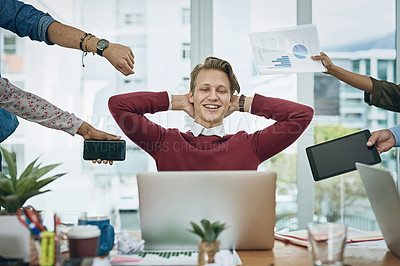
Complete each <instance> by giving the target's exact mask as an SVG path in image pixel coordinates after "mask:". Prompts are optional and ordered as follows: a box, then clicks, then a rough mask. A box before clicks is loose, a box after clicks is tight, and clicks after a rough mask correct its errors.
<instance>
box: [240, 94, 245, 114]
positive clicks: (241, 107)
mask: <svg viewBox="0 0 400 266" xmlns="http://www.w3.org/2000/svg"><path fill="white" fill-rule="evenodd" d="M245 99H246V96H244V94H242V95H240V98H239V111H240V112H244V100H245Z"/></svg>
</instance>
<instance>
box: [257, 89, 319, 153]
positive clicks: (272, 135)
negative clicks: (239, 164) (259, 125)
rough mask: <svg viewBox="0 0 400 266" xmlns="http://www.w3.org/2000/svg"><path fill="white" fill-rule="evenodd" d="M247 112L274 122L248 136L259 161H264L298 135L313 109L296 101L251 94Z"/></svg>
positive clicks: (307, 121)
mask: <svg viewBox="0 0 400 266" xmlns="http://www.w3.org/2000/svg"><path fill="white" fill-rule="evenodd" d="M251 113H252V114H253V115H258V116H263V117H265V118H266V119H273V120H275V121H276V122H275V123H274V124H273V125H271V126H268V127H266V128H264V129H262V130H258V131H256V132H255V133H254V134H251V135H250V136H249V139H250V140H251V142H252V144H253V147H254V150H255V151H257V153H258V156H259V158H260V161H265V160H266V159H268V158H270V157H272V156H274V155H275V154H277V153H279V152H281V151H282V150H284V149H285V148H287V147H288V146H290V145H291V144H292V143H293V142H295V141H296V140H297V139H298V138H299V137H300V135H301V134H302V133H303V132H304V130H305V129H306V128H307V126H308V125H309V124H310V122H311V120H312V118H313V114H314V111H313V109H312V108H311V107H309V106H306V105H303V104H300V103H296V102H292V101H288V100H284V99H279V98H272V97H265V96H262V95H259V94H255V96H254V98H253V100H252V106H251Z"/></svg>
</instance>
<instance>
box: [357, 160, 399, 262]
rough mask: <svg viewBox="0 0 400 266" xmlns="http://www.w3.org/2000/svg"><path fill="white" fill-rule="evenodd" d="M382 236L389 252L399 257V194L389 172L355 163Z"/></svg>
mask: <svg viewBox="0 0 400 266" xmlns="http://www.w3.org/2000/svg"><path fill="white" fill-rule="evenodd" d="M356 167H357V170H358V172H359V173H360V177H361V180H362V182H363V184H364V187H365V190H366V191H367V195H368V198H369V201H370V203H371V206H372V210H373V211H374V213H375V217H376V220H377V221H378V224H379V227H380V228H381V231H382V235H383V238H384V239H385V242H386V245H387V246H388V248H389V249H390V251H391V252H393V253H394V254H396V255H397V256H398V257H400V196H399V192H398V191H397V187H396V183H395V182H394V180H393V177H392V175H391V173H390V172H389V171H388V170H385V169H382V168H376V167H372V166H369V165H366V164H361V163H356Z"/></svg>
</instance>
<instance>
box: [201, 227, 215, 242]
mask: <svg viewBox="0 0 400 266" xmlns="http://www.w3.org/2000/svg"><path fill="white" fill-rule="evenodd" d="M215 240H217V238H216V235H215V233H214V231H213V230H212V229H211V228H209V229H208V230H207V231H206V232H204V241H205V242H208V243H212V242H215Z"/></svg>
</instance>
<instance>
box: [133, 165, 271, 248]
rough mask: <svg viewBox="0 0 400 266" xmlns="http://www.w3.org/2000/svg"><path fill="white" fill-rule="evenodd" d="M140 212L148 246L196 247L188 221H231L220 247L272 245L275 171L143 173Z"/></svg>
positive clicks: (228, 223) (138, 180)
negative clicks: (204, 219)
mask: <svg viewBox="0 0 400 266" xmlns="http://www.w3.org/2000/svg"><path fill="white" fill-rule="evenodd" d="M137 182H138V189H139V216H140V223H141V233H142V238H143V239H144V240H145V249H146V250H154V249H155V250H165V249H168V250H192V249H195V250H197V246H198V243H199V241H200V238H199V237H198V236H197V235H194V234H193V233H190V232H189V230H190V229H191V226H190V221H193V222H196V223H199V222H200V221H201V220H202V219H203V218H206V219H208V220H210V221H211V222H215V221H220V222H225V223H226V224H227V229H225V230H224V231H223V232H222V233H221V234H220V236H219V240H220V249H241V250H246V249H247V250H253V249H254V250H261V249H272V248H273V245H274V226H275V186H276V173H273V172H256V171H194V172H183V171H180V172H157V173H139V174H138V175H137Z"/></svg>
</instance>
